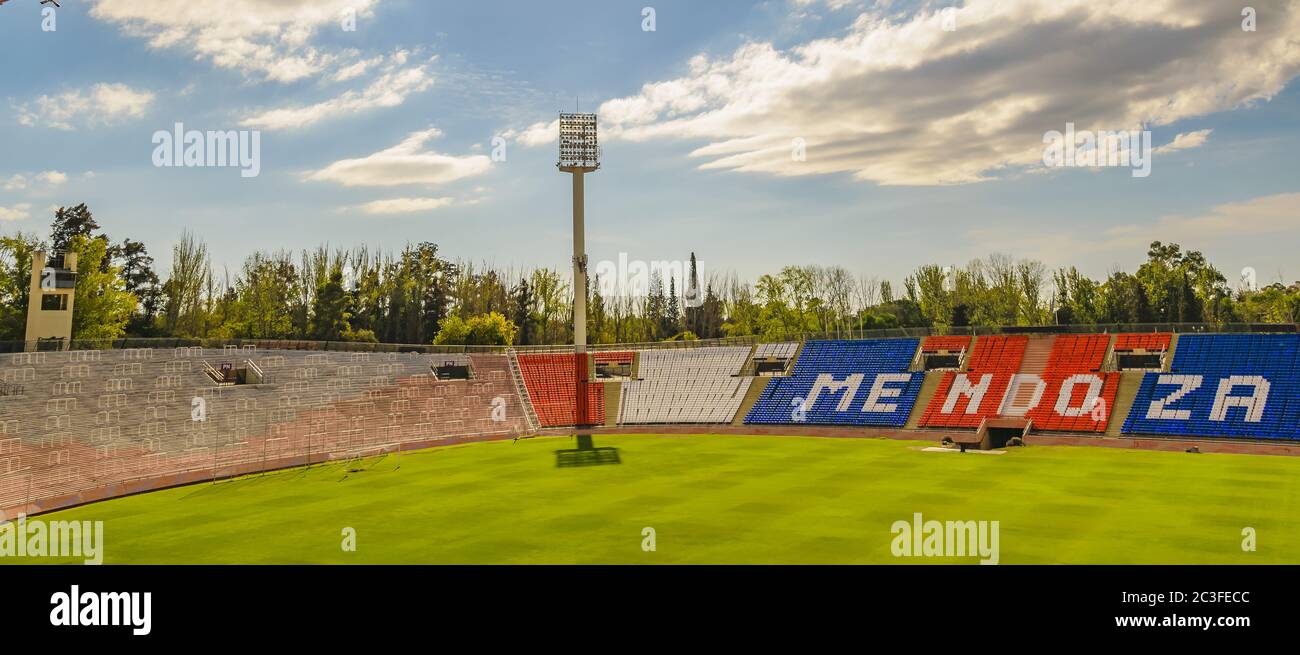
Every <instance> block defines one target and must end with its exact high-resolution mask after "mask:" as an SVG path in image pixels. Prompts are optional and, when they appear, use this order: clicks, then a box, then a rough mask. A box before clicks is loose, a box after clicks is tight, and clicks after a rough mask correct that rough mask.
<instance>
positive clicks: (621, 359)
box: [593, 350, 636, 366]
mask: <svg viewBox="0 0 1300 655" xmlns="http://www.w3.org/2000/svg"><path fill="white" fill-rule="evenodd" d="M593 356H594V357H595V358H596V363H597V364H626V365H629V366H630V365H631V364H632V359H633V358H634V357H636V353H634V352H632V351H630V350H623V351H602V352H598V353H596V354H595V355H593Z"/></svg>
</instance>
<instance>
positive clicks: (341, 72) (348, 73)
mask: <svg viewBox="0 0 1300 655" xmlns="http://www.w3.org/2000/svg"><path fill="white" fill-rule="evenodd" d="M382 63H384V57H383V55H375V56H374V57H371V58H370V59H361V60H358V61H357V62H356V63H354V64H349V65H347V66H344V67H342V68H340V69H338V70H337V71H335V72H334V75H332V76H330V79H331V80H333V81H335V82H346V81H348V80H350V79H352V78H355V77H361V76H362V75H365V74H366V71H368V70H370V69H372V68H374V67H376V66H378V65H380V64H382Z"/></svg>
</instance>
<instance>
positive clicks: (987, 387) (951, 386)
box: [920, 335, 1029, 428]
mask: <svg viewBox="0 0 1300 655" xmlns="http://www.w3.org/2000/svg"><path fill="white" fill-rule="evenodd" d="M1028 344H1029V338H1028V337H1025V336H1021V335H1011V336H986V337H980V338H978V339H976V340H975V348H974V350H973V351H972V352H971V354H970V356H969V358H968V364H967V370H966V371H965V372H958V373H944V374H943V378H942V379H940V381H939V387H938V389H937V390H936V391H935V394H934V397H933V398H931V399H930V405H929V406H928V407H927V408H926V410H925V413H924V414H923V415H922V416H921V421H920V425H921V427H950V428H955V427H964V428H977V427H979V425H980V423H981V422H982V421H983V420H984V419H986V418H991V417H994V416H997V415H998V414H999V410H1000V408H1001V406H1002V399H1003V396H1004V394H1005V393H1006V391H1007V386H1008V385H1009V384H1010V383H1011V377H1012V376H1013V375H1015V374H1016V373H1017V372H1018V371H1019V370H1020V364H1021V362H1022V361H1023V360H1024V357H1025V347H1026V346H1027V345H1028ZM972 403H973V404H972Z"/></svg>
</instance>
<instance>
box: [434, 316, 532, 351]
mask: <svg viewBox="0 0 1300 655" xmlns="http://www.w3.org/2000/svg"><path fill="white" fill-rule="evenodd" d="M517 332H518V328H516V327H515V324H514V322H513V321H511V320H510V319H508V318H506V317H505V316H504V315H502V314H501V313H499V312H489V313H487V314H480V315H479V316H475V317H473V318H471V319H469V320H468V321H466V320H464V319H462V318H461V317H459V316H451V317H449V318H447V320H445V321H443V322H442V329H441V330H439V331H438V336H436V337H434V339H433V343H434V345H438V346H443V345H463V346H509V345H511V344H513V343H514V340H515V334H516V333H517Z"/></svg>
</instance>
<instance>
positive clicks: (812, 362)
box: [745, 339, 925, 427]
mask: <svg viewBox="0 0 1300 655" xmlns="http://www.w3.org/2000/svg"><path fill="white" fill-rule="evenodd" d="M919 346H920V340H919V339H867V340H858V341H809V342H807V343H806V344H804V347H803V351H802V352H801V353H800V354H799V359H798V361H796V362H795V365H794V371H793V372H792V373H791V374H790V376H789V377H784V378H773V379H772V380H770V381H769V382H768V385H767V387H766V388H764V389H763V393H762V394H761V395H760V396H759V398H758V402H756V403H754V406H753V408H751V409H750V410H749V413H748V414H746V415H745V423H758V424H811V425H873V426H892V427H902V426H903V425H904V424H906V423H907V417H908V416H909V415H910V414H911V413H912V405H913V404H915V403H916V396H917V395H918V394H919V393H920V392H921V383H922V382H924V381H925V374H924V373H908V371H907V369H908V367H910V366H911V364H912V358H913V357H915V356H916V350H917V348H918V347H919ZM858 373H860V374H862V376H863V377H862V383H861V384H860V385H859V386H858V389H857V393H856V394H854V396H853V402H852V403H851V404H850V406H849V408H848V409H847V410H846V411H843V412H840V411H837V410H836V407H837V406H838V405H839V402H840V400H841V399H842V398H843V396H844V394H845V393H847V391H843V390H840V391H835V392H830V391H827V392H823V393H822V394H821V395H820V396H819V397H818V398H817V401H816V402H815V403H814V404H813V405H812V406H810V407H801V405H804V404H806V403H805V399H807V398H808V395H809V394H810V393H811V392H812V388H813V385H814V384H815V383H816V381H817V377H818V376H820V375H822V374H830V375H831V376H833V378H834V381H836V382H843V381H844V380H845V379H847V378H848V376H850V375H854V374H858ZM883 373H901V374H906V375H908V376H909V378H908V379H907V380H906V381H901V380H900V381H897V382H890V383H887V384H886V385H885V387H884V388H885V389H889V390H897V391H898V392H899V393H898V396H897V397H882V398H881V399H880V404H888V405H894V406H895V409H894V411H892V412H864V411H862V408H863V405H864V404H865V403H866V401H867V397H868V396H870V394H871V388H872V386H873V385H874V384H875V382H876V376H878V375H880V374H883ZM801 409H802V411H800V410H801Z"/></svg>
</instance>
